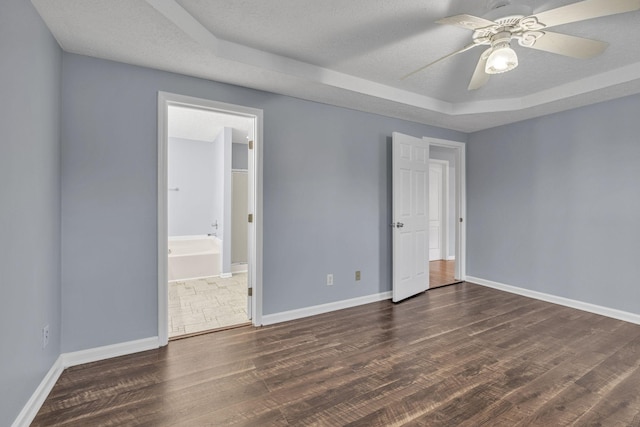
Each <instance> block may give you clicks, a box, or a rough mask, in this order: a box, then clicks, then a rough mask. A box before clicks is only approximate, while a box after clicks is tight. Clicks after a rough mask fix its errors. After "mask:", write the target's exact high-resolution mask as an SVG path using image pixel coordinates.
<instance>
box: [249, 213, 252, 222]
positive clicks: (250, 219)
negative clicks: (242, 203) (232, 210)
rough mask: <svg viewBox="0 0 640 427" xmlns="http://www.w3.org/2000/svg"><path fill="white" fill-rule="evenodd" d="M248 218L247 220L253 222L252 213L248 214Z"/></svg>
mask: <svg viewBox="0 0 640 427" xmlns="http://www.w3.org/2000/svg"><path fill="white" fill-rule="evenodd" d="M248 220H249V222H253V214H249V218H248Z"/></svg>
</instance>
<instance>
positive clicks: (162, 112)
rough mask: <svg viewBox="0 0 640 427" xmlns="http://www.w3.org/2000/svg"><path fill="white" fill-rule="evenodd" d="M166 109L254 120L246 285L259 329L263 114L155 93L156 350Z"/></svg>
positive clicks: (164, 330) (162, 329)
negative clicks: (212, 113) (197, 111)
mask: <svg viewBox="0 0 640 427" xmlns="http://www.w3.org/2000/svg"><path fill="white" fill-rule="evenodd" d="M169 105H180V106H184V107H190V108H197V109H205V110H211V111H217V112H222V113H226V114H233V115H237V116H244V117H248V118H252V119H254V129H253V130H254V135H255V137H254V141H253V149H252V150H250V154H249V162H250V168H249V170H250V171H253V173H251V172H250V175H249V194H250V195H252V196H251V197H250V200H249V211H250V212H251V213H252V214H253V222H252V224H253V226H252V227H250V229H249V247H248V258H249V259H248V261H249V265H250V268H249V272H250V273H249V275H248V285H249V287H251V288H252V296H251V312H252V319H251V321H252V323H253V325H255V326H260V325H262V227H263V221H262V207H263V195H262V177H263V164H262V141H263V135H262V134H263V130H262V129H263V112H262V110H260V109H256V108H250V107H245V106H241V105H234V104H227V103H223V102H217V101H212V100H208V99H201V98H195V97H191V96H185V95H179V94H174V93H168V92H162V91H160V92H158V185H157V187H158V217H157V221H158V342H159V345H160V346H165V345H167V343H168V341H169V326H168V317H169V315H168V310H169V307H168V282H167V252H168V248H167V241H168V229H167V192H168V182H167V168H168V162H167V146H168V133H167V129H168V110H169Z"/></svg>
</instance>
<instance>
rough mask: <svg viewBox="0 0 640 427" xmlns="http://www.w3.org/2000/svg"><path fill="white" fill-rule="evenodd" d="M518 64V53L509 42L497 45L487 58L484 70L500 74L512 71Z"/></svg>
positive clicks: (488, 72)
mask: <svg viewBox="0 0 640 427" xmlns="http://www.w3.org/2000/svg"><path fill="white" fill-rule="evenodd" d="M517 66H518V55H516V52H515V51H514V50H513V49H511V47H510V46H509V43H503V44H500V45H498V46H496V47H495V48H494V49H493V52H491V54H490V55H489V58H487V65H486V66H485V69H484V71H485V72H486V73H487V74H500V73H506V72H507V71H511V70H513V69H514V68H516V67H517Z"/></svg>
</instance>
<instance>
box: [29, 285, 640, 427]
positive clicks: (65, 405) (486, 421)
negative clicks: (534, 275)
mask: <svg viewBox="0 0 640 427" xmlns="http://www.w3.org/2000/svg"><path fill="white" fill-rule="evenodd" d="M33 425H35V426H50V425H61V426H101V425H118V426H122V425H146V426H207V425H210V426H213V425H216V426H217V425H220V426H227V425H234V426H293V425H295V426H299V425H300V426H302V425H321V426H343V425H349V426H367V427H372V426H401V425H402V426H481V425H488V426H518V425H538V426H565V425H576V426H588V425H601V426H631V425H636V426H637V425H640V326H638V325H633V324H630V323H625V322H622V321H617V320H613V319H610V318H606V317H601V316H597V315H594V314H589V313H586V312H582V311H578V310H573V309H570V308H566V307H561V306H558V305H553V304H549V303H545V302H542V301H537V300H533V299H528V298H525V297H521V296H517V295H512V294H508V293H504V292H500V291H497V290H493V289H489V288H484V287H481V286H477V285H473V284H469V283H462V284H458V285H453V286H448V287H443V288H438V289H433V290H430V291H428V292H426V293H425V294H422V295H420V296H417V297H415V298H411V299H409V300H406V301H404V302H402V303H400V304H397V305H394V304H393V303H391V302H389V301H382V302H378V303H374V304H368V305H364V306H360V307H356V308H352V309H347V310H342V311H338V312H333V313H327V314H324V315H319V316H315V317H311V318H306V319H302V320H298V321H294V322H288V323H282V324H278V325H274V326H269V327H263V328H257V329H256V328H252V327H245V328H240V329H234V330H228V331H223V332H218V333H214V334H209V335H202V336H198V337H194V338H188V339H184V340H179V341H175V342H172V343H170V344H169V346H168V347H165V348H162V349H159V350H153V351H147V352H143V353H138V354H134V355H129V356H123V357H119V358H115V359H111V360H106V361H101V362H95V363H91V364H87V365H83V366H77V367H73V368H70V369H68V370H66V371H65V372H64V373H63V374H62V376H61V377H60V379H59V381H58V383H57V384H56V386H55V387H54V389H53V391H52V392H51V395H50V396H49V397H48V398H47V400H46V402H45V404H44V406H43V407H42V409H41V411H40V413H39V414H38V416H37V418H36V419H35V421H34V423H33Z"/></svg>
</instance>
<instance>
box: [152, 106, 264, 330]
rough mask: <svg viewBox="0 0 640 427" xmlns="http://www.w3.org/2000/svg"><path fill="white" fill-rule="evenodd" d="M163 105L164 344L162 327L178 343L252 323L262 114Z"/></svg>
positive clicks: (161, 147)
mask: <svg viewBox="0 0 640 427" xmlns="http://www.w3.org/2000/svg"><path fill="white" fill-rule="evenodd" d="M163 95H164V96H163ZM167 98H170V99H167ZM159 104H160V105H159V113H160V114H159V119H160V120H159V121H165V122H166V126H164V127H163V128H160V127H159V130H160V132H161V133H163V135H162V136H159V165H160V166H159V175H161V174H162V175H163V176H161V177H160V176H159V178H162V179H159V187H161V186H164V187H165V191H166V192H165V193H164V194H165V195H166V196H165V200H159V256H161V255H160V253H161V250H162V248H161V247H162V246H164V247H165V248H166V252H164V257H163V258H164V259H162V260H161V261H166V262H165V266H164V267H165V268H163V266H162V265H161V264H162V262H161V261H159V277H162V276H163V273H165V275H164V279H162V278H159V281H163V282H164V283H166V286H164V289H163V287H162V283H161V284H160V291H161V292H163V291H166V294H165V295H166V298H162V296H164V295H161V296H160V297H159V301H160V304H159V306H160V315H159V321H160V322H161V324H160V327H159V329H160V337H161V341H162V332H163V331H162V329H163V326H164V329H165V330H166V337H167V339H177V338H182V337H186V336H191V335H195V334H200V333H205V332H211V331H215V330H221V329H227V328H231V327H237V326H242V325H247V324H251V322H252V319H253V318H254V317H255V314H256V313H254V311H255V307H256V304H255V300H254V297H255V296H254V295H253V292H252V291H253V290H254V288H255V287H256V286H255V285H256V282H257V281H256V277H255V259H256V256H255V254H256V243H255V242H256V233H255V230H256V227H255V221H253V218H252V217H253V216H254V215H255V212H256V182H257V180H256V167H255V165H256V155H255V145H256V143H257V139H258V137H259V135H258V134H259V126H258V115H257V114H247V111H246V109H245V111H242V109H243V108H244V107H238V108H239V109H240V111H238V110H234V109H233V108H229V107H234V106H229V105H228V104H220V103H214V102H211V101H205V100H197V99H193V98H187V97H181V96H178V95H171V94H161V95H160V96H159ZM221 106H222V108H221ZM260 116H261V112H260ZM162 154H164V162H162V161H161V159H160V158H161V157H163V156H162ZM162 163H163V164H164V166H165V167H164V168H163V167H162V166H163V165H162ZM159 199H160V190H159ZM163 208H164V214H165V216H164V220H165V224H162V222H163V221H162V219H163V215H162V214H163V212H162V211H163ZM250 214H251V215H250ZM164 227H166V228H164ZM162 231H165V232H164V233H163V232H162ZM161 239H162V240H161ZM165 239H166V240H165ZM162 300H164V301H166V306H165V305H164V304H163V301H162ZM163 310H164V313H162V311H163ZM163 314H164V315H163ZM162 322H164V325H163V324H162Z"/></svg>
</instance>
